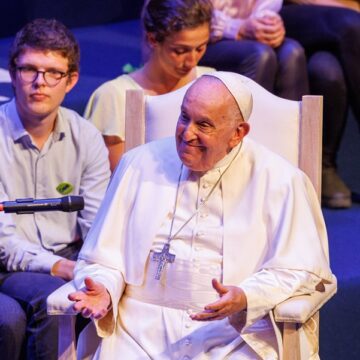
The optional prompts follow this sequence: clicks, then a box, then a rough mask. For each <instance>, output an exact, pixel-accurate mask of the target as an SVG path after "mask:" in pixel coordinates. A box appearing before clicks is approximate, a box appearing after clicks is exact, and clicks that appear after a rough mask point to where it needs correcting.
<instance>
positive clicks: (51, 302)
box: [47, 281, 77, 315]
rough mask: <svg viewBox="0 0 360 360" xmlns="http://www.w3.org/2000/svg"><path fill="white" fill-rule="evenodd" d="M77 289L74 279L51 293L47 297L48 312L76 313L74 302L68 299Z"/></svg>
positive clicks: (54, 313)
mask: <svg viewBox="0 0 360 360" xmlns="http://www.w3.org/2000/svg"><path fill="white" fill-rule="evenodd" d="M76 290H77V289H76V288H75V284H74V282H73V281H69V282H67V283H66V284H64V285H63V286H60V287H59V288H58V289H57V290H55V291H54V292H53V293H51V294H50V295H49V296H48V298H47V313H48V314H49V315H76V314H77V313H76V311H74V310H73V305H74V302H73V301H70V300H69V299H68V295H69V294H70V293H72V292H74V291H76Z"/></svg>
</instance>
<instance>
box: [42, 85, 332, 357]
mask: <svg viewBox="0 0 360 360" xmlns="http://www.w3.org/2000/svg"><path fill="white" fill-rule="evenodd" d="M245 79H246V82H247V85H248V86H249V88H250V89H251V91H252V93H253V98H254V108H253V113H252V115H251V117H250V120H249V123H250V125H251V131H250V134H249V136H250V137H251V138H253V139H254V140H256V141H258V142H260V143H262V144H264V145H265V146H267V147H268V148H270V149H271V150H272V151H274V152H276V153H278V154H280V155H282V156H283V157H285V158H286V159H287V160H289V161H290V162H291V163H293V164H294V165H295V166H298V167H300V168H301V169H302V170H303V171H304V172H305V173H306V174H307V175H308V176H309V178H310V179H311V181H312V182H313V185H314V187H315V190H316V191H317V194H318V197H319V199H320V190H321V147H322V145H321V144H322V97H321V96H304V97H303V98H302V101H301V102H296V101H290V100H285V99H282V98H279V97H276V96H274V95H273V94H271V93H269V92H268V91H266V90H265V89H264V88H262V87H261V86H260V85H258V84H257V83H255V82H254V81H252V80H250V79H247V78H245ZM189 85H190V84H189ZM189 85H187V86H185V87H184V88H181V89H179V90H177V91H174V92H172V93H169V94H165V95H160V96H145V95H144V94H143V92H142V91H141V90H128V92H127V98H126V144H125V148H126V150H128V149H131V148H133V147H134V146H137V145H140V144H143V143H144V142H147V141H150V140H155V139H158V138H162V137H165V136H170V135H173V134H174V132H175V126H176V121H177V118H178V116H179V113H180V105H181V102H182V99H183V95H184V94H185V91H186V89H187V88H188V87H189ZM145 120H146V121H145ZM72 291H74V286H73V284H72V282H70V283H68V284H66V285H64V286H63V287H62V288H60V289H58V290H57V291H56V292H54V293H53V294H52V295H50V297H49V298H48V313H49V314H52V315H61V316H60V319H61V322H60V327H61V328H60V334H59V336H60V339H59V358H60V359H71V358H74V357H75V345H74V340H73V330H69V329H71V328H72V326H73V324H72V322H73V316H67V315H73V314H74V312H73V311H72V303H71V302H69V301H68V300H67V294H68V293H69V292H72ZM335 293H336V279H335V278H334V282H333V284H331V285H329V284H325V285H323V286H322V287H319V291H317V292H316V293H314V294H312V295H304V296H296V297H293V298H290V299H288V300H286V301H284V302H283V303H281V304H279V305H278V306H277V307H276V308H275V309H274V310H273V317H274V319H275V321H276V323H277V325H278V328H279V331H281V332H282V339H283V359H285V360H288V359H289V360H296V359H308V358H309V356H308V355H305V353H306V351H307V349H306V344H307V343H308V340H309V339H307V341H304V340H305V339H304V338H303V336H304V333H305V332H304V331H301V330H302V329H304V328H307V329H308V330H309V328H310V330H311V331H307V332H306V333H307V334H310V335H311V334H312V339H311V340H312V343H313V345H314V346H315V347H316V345H317V343H318V326H319V313H318V311H319V309H320V308H321V306H322V305H323V304H324V303H325V302H327V301H328V300H329V299H330V298H331V297H332V296H333V295H334V294H335ZM314 358H316V354H315V355H314Z"/></svg>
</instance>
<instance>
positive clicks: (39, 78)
mask: <svg viewBox="0 0 360 360" xmlns="http://www.w3.org/2000/svg"><path fill="white" fill-rule="evenodd" d="M33 84H34V85H36V86H39V85H45V84H46V81H45V73H44V72H40V71H39V72H38V73H37V75H36V78H35V80H34V82H33Z"/></svg>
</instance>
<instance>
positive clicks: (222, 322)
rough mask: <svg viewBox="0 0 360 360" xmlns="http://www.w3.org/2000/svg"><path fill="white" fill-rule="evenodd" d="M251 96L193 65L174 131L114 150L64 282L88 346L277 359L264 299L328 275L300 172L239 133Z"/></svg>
mask: <svg viewBox="0 0 360 360" xmlns="http://www.w3.org/2000/svg"><path fill="white" fill-rule="evenodd" d="M251 109H252V96H251V93H250V91H249V90H248V89H247V88H246V86H245V85H244V84H243V83H242V80H241V78H240V77H239V78H237V77H236V76H234V74H231V75H230V74H229V73H214V74H210V75H204V76H202V77H201V78H199V79H198V80H197V81H195V83H194V84H193V85H192V86H191V87H190V88H189V89H188V90H187V93H186V95H185V97H184V101H183V104H182V107H181V114H180V117H179V120H178V123H177V128H176V134H175V139H174V138H167V139H163V140H160V141H155V142H151V143H148V144H146V145H143V146H141V147H138V148H136V149H133V150H132V151H129V152H128V153H127V154H126V155H125V156H124V157H123V159H122V161H121V163H120V165H119V166H118V168H117V170H116V173H115V174H114V176H113V179H112V182H111V184H110V187H109V189H108V192H107V194H106V196H105V199H104V202H103V204H102V207H101V209H100V211H99V214H98V217H97V220H96V221H95V223H94V225H93V227H92V229H91V233H90V234H89V235H88V239H87V241H86V243H85V245H84V247H83V249H82V251H81V254H80V256H79V261H78V263H77V266H76V270H75V283H76V286H77V288H78V289H79V290H78V291H76V292H74V293H72V294H70V295H69V298H70V300H73V301H74V302H75V303H74V309H75V310H76V311H78V312H79V313H82V315H83V316H85V317H90V318H92V319H93V321H94V323H95V327H96V331H97V334H98V335H99V336H100V337H101V338H102V339H101V342H100V345H99V346H98V347H97V350H96V353H95V354H94V358H95V359H107V360H108V359H119V358H123V359H216V360H217V359H224V358H226V359H277V358H279V351H280V350H279V342H278V339H277V337H276V332H275V330H274V324H273V319H272V318H271V316H270V310H271V309H273V308H274V307H275V306H276V305H277V304H278V303H280V302H282V301H283V300H285V299H287V298H289V297H290V296H293V295H297V294H308V293H312V292H314V291H315V288H316V286H317V285H318V284H319V283H321V282H331V280H332V275H331V270H330V268H329V263H328V247H327V237H326V230H325V225H324V221H323V218H322V215H321V209H320V207H319V204H318V201H317V198H316V194H315V191H314V189H313V187H312V185H311V183H310V180H309V179H308V178H307V177H306V175H305V174H304V173H302V172H301V171H300V170H299V169H297V168H295V167H293V166H292V165H290V164H289V163H288V162H287V161H286V160H284V159H282V158H281V157H279V156H277V155H276V154H274V153H272V152H270V151H269V150H267V149H266V148H264V147H263V146H262V145H260V144H257V143H255V142H254V141H252V140H251V139H249V138H245V136H246V135H247V133H248V132H249V129H250V126H249V124H248V123H247V122H246V121H247V120H248V118H249V116H250V114H251ZM271 130H274V131H276V129H269V136H271V133H270V131H271Z"/></svg>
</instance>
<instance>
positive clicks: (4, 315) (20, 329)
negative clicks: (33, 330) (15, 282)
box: [0, 294, 27, 344]
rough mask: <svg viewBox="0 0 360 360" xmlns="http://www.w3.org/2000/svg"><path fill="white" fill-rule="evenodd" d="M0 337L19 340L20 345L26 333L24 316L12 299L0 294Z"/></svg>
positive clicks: (20, 308)
mask: <svg viewBox="0 0 360 360" xmlns="http://www.w3.org/2000/svg"><path fill="white" fill-rule="evenodd" d="M0 295H1V296H0V305H1V313H0V337H1V339H4V338H5V339H8V341H11V340H10V339H19V341H18V342H19V343H20V344H21V342H22V340H23V338H24V337H25V331H26V321H27V319H26V314H25V312H24V310H23V309H22V307H21V306H20V304H19V303H18V302H17V301H16V300H15V299H13V298H11V297H8V296H6V295H3V294H0Z"/></svg>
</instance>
